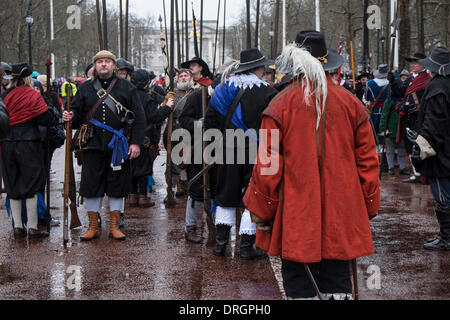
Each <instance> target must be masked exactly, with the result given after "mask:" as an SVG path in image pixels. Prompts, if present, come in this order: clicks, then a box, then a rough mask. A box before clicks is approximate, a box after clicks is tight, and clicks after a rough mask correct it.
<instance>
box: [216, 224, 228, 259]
mask: <svg viewBox="0 0 450 320" xmlns="http://www.w3.org/2000/svg"><path fill="white" fill-rule="evenodd" d="M230 230H231V226H226V225H223V224H218V225H216V247H215V248H214V250H213V254H214V255H215V256H219V257H220V256H224V255H225V251H226V250H227V244H228V239H229V238H230Z"/></svg>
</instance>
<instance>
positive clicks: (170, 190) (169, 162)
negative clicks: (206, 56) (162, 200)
mask: <svg viewBox="0 0 450 320" xmlns="http://www.w3.org/2000/svg"><path fill="white" fill-rule="evenodd" d="M174 1H175V0H171V6H170V55H169V58H170V66H169V68H170V69H169V70H170V71H169V79H170V80H169V93H168V94H167V97H166V100H167V99H169V98H173V99H175V94H174V93H173V91H174V79H173V77H174V70H175V68H174V64H175V56H174V53H175V30H174V27H175V3H174ZM167 126H168V134H167V159H166V181H167V204H166V206H167V207H168V208H173V207H174V206H175V204H176V203H175V199H174V195H173V185H172V131H173V113H171V114H170V116H169V121H168V124H167Z"/></svg>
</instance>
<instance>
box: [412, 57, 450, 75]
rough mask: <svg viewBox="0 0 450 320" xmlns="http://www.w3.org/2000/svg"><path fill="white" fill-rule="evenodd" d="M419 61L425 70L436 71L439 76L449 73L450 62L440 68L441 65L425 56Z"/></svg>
mask: <svg viewBox="0 0 450 320" xmlns="http://www.w3.org/2000/svg"><path fill="white" fill-rule="evenodd" d="M419 63H420V64H421V65H422V66H423V67H424V68H425V69H427V70H430V71H431V72H434V73H437V74H439V75H441V76H448V75H450V64H447V65H446V66H445V67H444V68H442V69H441V67H442V66H441V65H440V64H437V63H435V62H433V61H431V59H430V58H425V59H423V60H419Z"/></svg>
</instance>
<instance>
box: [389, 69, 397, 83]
mask: <svg viewBox="0 0 450 320" xmlns="http://www.w3.org/2000/svg"><path fill="white" fill-rule="evenodd" d="M387 79H388V81H389V83H392V82H394V81H395V76H394V73H393V72H392V71H390V72H389V73H388V77H387Z"/></svg>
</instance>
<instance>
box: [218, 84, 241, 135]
mask: <svg viewBox="0 0 450 320" xmlns="http://www.w3.org/2000/svg"><path fill="white" fill-rule="evenodd" d="M244 92H245V91H244V90H243V89H239V92H238V94H237V95H236V98H234V101H233V104H232V105H231V107H230V109H229V110H228V114H227V117H226V119H225V125H224V128H223V131H225V130H227V129H228V126H229V125H230V122H231V118H232V117H233V114H234V112H235V111H236V109H237V106H238V104H239V101H241V98H242V96H243V95H244Z"/></svg>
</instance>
